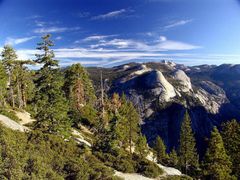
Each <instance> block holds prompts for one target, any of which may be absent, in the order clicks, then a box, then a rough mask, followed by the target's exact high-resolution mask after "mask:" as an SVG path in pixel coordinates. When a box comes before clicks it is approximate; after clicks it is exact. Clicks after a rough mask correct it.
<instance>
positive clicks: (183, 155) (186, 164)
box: [179, 112, 198, 174]
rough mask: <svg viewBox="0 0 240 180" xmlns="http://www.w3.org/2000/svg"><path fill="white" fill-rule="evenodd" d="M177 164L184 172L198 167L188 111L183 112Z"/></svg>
mask: <svg viewBox="0 0 240 180" xmlns="http://www.w3.org/2000/svg"><path fill="white" fill-rule="evenodd" d="M179 165H180V167H181V169H182V170H183V172H184V173H185V174H189V172H188V170H189V169H195V168H197V167H198V154H197V150H196V142H195V138H194V134H193V131H192V127H191V119H190V116H189V114H188V112H186V113H185V115H184V119H183V122H182V126H181V131H180V147H179Z"/></svg>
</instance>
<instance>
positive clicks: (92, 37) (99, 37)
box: [83, 35, 117, 41]
mask: <svg viewBox="0 0 240 180" xmlns="http://www.w3.org/2000/svg"><path fill="white" fill-rule="evenodd" d="M114 36H117V35H93V36H88V37H86V38H84V39H83V41H99V40H103V39H106V38H110V37H114Z"/></svg>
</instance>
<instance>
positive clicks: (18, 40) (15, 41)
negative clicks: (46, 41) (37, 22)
mask: <svg viewBox="0 0 240 180" xmlns="http://www.w3.org/2000/svg"><path fill="white" fill-rule="evenodd" d="M34 38H36V36H31V37H23V38H11V37H8V38H7V39H6V41H5V44H8V45H17V44H21V43H25V42H27V41H30V40H32V39H34Z"/></svg>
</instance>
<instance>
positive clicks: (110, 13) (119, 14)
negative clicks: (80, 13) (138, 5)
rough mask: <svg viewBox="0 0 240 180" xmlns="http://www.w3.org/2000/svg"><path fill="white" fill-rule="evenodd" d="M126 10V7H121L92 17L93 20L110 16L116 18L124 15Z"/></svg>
mask: <svg viewBox="0 0 240 180" xmlns="http://www.w3.org/2000/svg"><path fill="white" fill-rule="evenodd" d="M126 12H127V10H126V9H120V10H117V11H112V12H109V13H106V14H101V15H98V16H94V17H92V18H91V19H92V20H99V19H102V20H104V19H109V18H116V17H119V16H122V15H123V14H124V13H126Z"/></svg>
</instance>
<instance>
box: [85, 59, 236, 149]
mask: <svg viewBox="0 0 240 180" xmlns="http://www.w3.org/2000/svg"><path fill="white" fill-rule="evenodd" d="M239 67H240V66H238V65H235V66H234V65H221V66H208V65H203V66H195V67H186V66H184V65H179V64H175V63H172V62H166V61H164V62H162V63H145V64H137V63H132V64H127V65H122V66H118V67H114V68H109V69H102V71H103V75H104V79H106V81H105V82H106V89H107V90H108V93H109V94H112V93H113V92H117V93H120V94H121V93H125V94H126V95H127V97H128V98H129V99H130V100H131V101H132V102H133V103H134V104H135V106H136V107H137V108H138V109H139V112H140V114H141V117H142V121H141V126H142V132H143V133H144V134H145V135H146V137H147V139H148V142H149V143H150V144H151V143H152V142H153V141H154V140H155V138H156V136H157V135H160V136H161V137H162V138H163V139H164V141H165V143H166V144H167V147H168V150H170V149H172V148H173V147H175V148H177V147H178V142H179V132H180V126H181V122H182V119H183V115H184V112H185V111H186V110H188V111H189V113H190V116H191V118H192V128H193V130H194V132H195V135H196V139H197V144H198V147H199V152H200V153H202V152H203V151H204V148H202V147H204V143H205V138H206V137H208V136H209V133H210V131H211V129H212V127H213V126H218V127H219V126H220V125H221V123H222V122H224V121H227V120H230V119H233V118H236V119H240V111H239V110H240V101H239V100H240V76H239V74H240V68H239ZM98 70H99V69H98ZM89 72H90V75H91V77H92V78H93V80H94V82H95V84H96V85H97V84H99V83H98V82H97V81H98V76H96V72H97V70H96V69H94V68H92V69H89Z"/></svg>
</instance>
